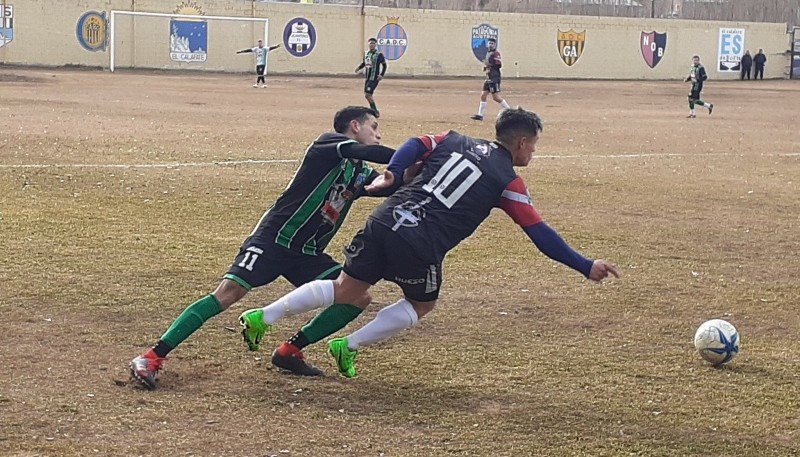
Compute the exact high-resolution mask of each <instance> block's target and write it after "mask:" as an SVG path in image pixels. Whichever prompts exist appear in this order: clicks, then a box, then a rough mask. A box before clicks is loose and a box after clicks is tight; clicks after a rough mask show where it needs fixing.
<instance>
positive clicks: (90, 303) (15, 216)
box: [0, 68, 800, 457]
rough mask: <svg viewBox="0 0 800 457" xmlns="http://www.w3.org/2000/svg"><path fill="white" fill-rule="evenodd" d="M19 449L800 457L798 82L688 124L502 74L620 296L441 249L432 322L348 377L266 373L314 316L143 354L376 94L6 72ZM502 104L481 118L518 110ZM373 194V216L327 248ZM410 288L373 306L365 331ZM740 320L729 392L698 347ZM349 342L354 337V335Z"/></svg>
mask: <svg viewBox="0 0 800 457" xmlns="http://www.w3.org/2000/svg"><path fill="white" fill-rule="evenodd" d="M0 83H2V84H0V132H2V134H0V253H2V259H3V262H2V263H0V283H2V286H0V334H1V335H2V342H3V344H2V345H0V361H2V368H3V369H2V370H0V455H3V456H38V455H42V456H87V455H109V456H116V455H147V456H150V455H164V454H166V455H180V456H189V455H195V456H233V455H236V456H273V455H277V456H381V455H382V456H453V455H463V456H489V455H491V456H523V455H526V456H527V455H532V456H533V455H536V456H628V455H641V456H732V457H733V456H736V457H742V456H753V457H761V456H790V455H800V419H799V418H798V411H800V400H798V399H799V398H800V389H799V386H800V376H799V375H798V372H800V342H798V338H797V335H798V333H799V332H798V331H799V330H800V329H799V328H798V326H799V324H800V318H798V311H799V310H800V286H799V285H798V275H797V272H798V271H799V270H800V259H799V258H798V252H800V236H799V235H798V234H799V233H800V215H799V214H800V213H798V208H800V141H798V140H800V133H798V127H797V112H798V108H800V85H798V84H797V83H796V82H792V81H764V82H753V81H745V82H739V81H728V82H723V81H710V82H709V83H708V84H707V86H706V91H705V94H704V95H705V97H707V99H709V100H711V101H712V102H714V104H715V110H714V114H713V115H711V116H709V115H708V114H707V113H706V112H705V111H703V110H702V109H701V110H699V111H698V118H697V119H686V118H685V115H686V114H687V110H688V108H687V106H686V93H687V92H688V85H686V84H681V83H680V82H672V81H657V82H630V81H628V82H610V81H596V82H593V81H522V80H514V79H509V80H507V81H505V82H504V83H503V84H504V92H503V94H504V95H505V97H506V98H507V100H508V101H509V102H510V103H511V104H512V105H517V104H521V105H522V106H524V107H526V108H529V109H533V110H535V111H537V112H538V113H539V114H540V115H541V116H542V118H543V119H544V121H545V130H544V132H543V133H542V136H541V141H540V142H539V149H538V153H537V154H538V157H537V158H536V159H534V161H533V162H532V164H531V166H529V167H528V168H526V169H520V170H519V173H520V174H521V176H523V177H524V179H525V180H526V182H527V183H528V186H529V188H530V191H531V196H532V197H533V199H534V203H535V205H536V206H537V208H538V210H539V212H540V213H541V214H542V215H543V216H544V218H545V219H546V220H547V221H548V223H549V224H550V225H551V226H553V227H554V228H556V229H557V230H558V231H559V232H560V233H561V234H562V235H563V236H564V237H565V239H567V240H568V241H569V242H570V243H571V244H572V245H573V246H574V247H576V248H577V249H579V250H580V251H581V252H583V253H584V254H585V255H587V256H589V257H603V258H607V259H609V260H611V261H613V262H616V263H617V264H618V265H619V267H620V269H621V271H622V273H623V277H622V278H621V279H620V280H613V281H607V282H605V283H603V284H599V285H598V284H593V283H590V282H588V281H586V280H584V279H583V278H582V277H581V276H580V275H579V274H577V273H575V272H573V271H571V270H569V269H568V268H566V267H564V266H562V265H560V264H555V263H553V262H552V261H550V260H548V259H547V258H546V257H544V256H543V255H541V254H540V253H539V252H538V251H537V250H536V248H535V247H534V246H532V245H531V244H530V243H529V242H528V241H527V238H526V237H525V235H524V234H523V233H522V231H521V230H519V229H518V228H517V227H516V226H515V225H514V224H513V223H512V222H511V221H510V220H509V219H508V218H507V217H506V216H505V215H504V214H502V213H501V212H496V214H493V215H492V216H491V217H490V218H489V219H488V220H487V221H486V222H485V223H484V225H483V226H482V227H481V228H480V229H479V230H478V231H477V232H476V233H475V235H474V236H473V237H471V238H469V239H468V240H466V241H465V242H464V243H462V245H460V246H459V247H458V248H457V249H455V250H454V251H453V252H451V254H450V255H449V256H448V259H447V262H446V265H445V285H444V289H443V292H442V296H441V300H440V302H439V305H438V306H437V309H436V310H434V311H433V312H432V313H431V314H430V315H428V316H426V317H425V318H424V319H422V320H421V322H420V323H419V324H418V325H417V326H416V327H414V328H413V329H411V330H409V331H408V332H405V333H403V334H402V335H401V336H400V337H397V338H395V339H393V340H390V341H388V342H386V343H382V344H379V345H376V346H373V347H369V348H365V349H364V350H363V351H361V354H360V355H359V365H358V366H359V377H358V378H356V379H353V380H350V379H344V378H341V377H339V376H338V375H337V374H336V368H335V364H334V362H333V360H332V359H330V358H329V356H327V354H326V352H325V346H324V345H323V344H318V345H315V346H312V347H311V348H309V349H308V351H307V352H308V357H309V359H310V360H311V361H312V362H313V363H315V364H317V365H318V366H320V367H321V368H323V369H325V370H326V372H327V373H328V375H327V376H326V377H324V378H321V379H306V378H297V377H293V376H288V375H285V374H282V373H279V372H277V371H275V370H273V369H271V365H270V363H269V352H270V351H271V349H272V347H274V346H275V345H277V344H278V343H279V342H281V341H282V340H283V339H285V338H286V337H288V336H290V335H291V334H293V333H294V332H295V331H296V329H297V328H298V326H299V325H301V324H302V323H303V322H304V321H305V320H306V319H307V318H309V317H311V315H304V316H298V317H296V318H291V319H287V320H285V321H283V322H282V323H281V324H280V325H279V326H278V329H277V331H275V332H274V333H272V334H269V335H267V337H266V338H265V342H264V343H263V346H264V347H263V348H262V352H261V353H256V354H254V353H249V352H247V351H246V349H245V347H244V345H243V343H242V342H241V339H240V336H239V335H238V334H237V333H235V332H232V331H231V330H230V329H233V330H237V325H238V324H237V317H238V315H239V313H240V312H241V311H242V310H244V309H246V308H250V307H253V306H256V305H260V304H262V303H265V302H269V301H271V300H272V299H274V298H276V297H278V296H280V295H282V294H283V293H285V292H287V291H288V290H290V286H289V285H288V284H287V283H286V282H284V281H279V282H277V283H275V284H273V285H270V286H268V287H265V288H263V289H261V290H258V291H256V292H254V293H252V294H250V295H248V296H247V297H246V298H245V300H243V302H241V303H239V304H237V305H235V306H234V307H233V308H232V309H231V310H229V311H228V312H226V313H223V314H221V315H219V316H217V317H216V318H214V319H212V320H211V321H209V322H207V323H206V325H205V326H204V327H203V328H202V329H201V330H200V331H198V332H197V333H195V334H194V335H193V336H192V337H191V338H189V339H188V340H187V341H186V342H185V343H184V344H183V345H181V346H180V347H179V348H178V349H177V350H175V351H174V352H173V353H172V354H171V355H170V357H169V359H168V360H167V363H166V366H165V370H164V371H163V372H161V374H160V377H159V388H158V389H157V390H155V391H152V392H151V391H145V390H142V389H140V388H138V386H137V385H136V384H135V383H132V382H130V381H129V379H128V370H127V365H128V362H129V361H130V359H131V358H133V357H134V356H136V355H138V354H139V353H140V352H141V351H142V350H143V349H145V348H146V347H147V346H148V345H151V344H153V343H154V342H155V340H156V339H157V338H158V337H159V336H160V335H161V334H162V333H163V331H164V330H165V329H166V328H167V326H169V324H170V323H171V322H172V320H173V319H174V318H175V317H176V316H177V315H178V314H179V313H180V311H181V310H183V308H184V307H185V306H186V305H188V304H189V303H191V302H192V301H194V300H196V299H197V298H199V297H201V296H203V295H204V294H206V293H208V292H210V291H211V290H213V288H214V287H215V286H216V285H217V283H218V281H219V278H220V277H221V275H222V274H223V273H224V272H225V271H226V269H227V267H228V265H229V264H230V262H231V261H232V259H233V257H234V255H235V254H236V251H237V248H238V246H239V244H240V243H241V241H242V240H243V239H244V237H245V236H246V235H247V234H248V233H249V231H250V230H251V228H252V226H253V225H254V224H255V223H256V222H257V221H258V218H259V217H260V216H261V213H262V212H263V211H264V209H265V208H266V207H268V206H269V205H270V204H271V203H272V201H273V200H274V199H275V197H276V196H277V195H278V194H279V193H280V192H281V191H282V189H283V188H284V187H285V185H286V183H287V182H288V180H289V179H290V178H291V176H292V173H293V171H294V169H295V168H296V166H297V160H298V159H299V158H300V157H301V155H302V152H303V150H304V149H305V146H306V145H307V144H308V143H309V142H310V141H311V140H312V139H313V138H314V137H316V136H317V135H318V134H320V133H322V132H324V131H326V130H328V129H329V128H330V127H331V123H332V117H333V113H334V112H335V111H336V109H338V108H340V107H342V106H344V105H347V104H361V103H363V97H362V95H361V87H362V82H361V80H359V79H334V78H328V79H326V78H310V77H302V78H299V77H298V78H295V77H273V78H271V80H270V87H269V88H268V89H266V90H265V89H258V90H257V89H253V88H251V87H250V84H251V83H252V81H251V80H250V78H249V77H244V76H234V75H198V74H180V75H179V74H172V73H170V74H163V73H153V74H148V73H117V74H113V75H112V74H109V73H102V72H90V71H67V70H30V69H13V68H2V69H0ZM480 86H481V81H480V80H479V79H476V80H439V79H437V80H392V79H388V80H386V81H385V82H383V83H382V84H381V86H380V87H379V89H378V91H377V92H376V96H375V97H376V100H377V101H378V105H379V108H380V109H381V113H382V115H383V116H382V118H381V119H380V121H381V130H382V133H383V140H384V143H385V144H388V145H393V146H395V145H398V144H400V143H401V142H402V141H404V140H405V139H406V138H408V137H409V136H416V135H419V134H423V133H431V132H434V133H435V132H438V131H441V130H445V129H451V128H452V129H455V130H458V131H460V132H462V133H465V134H469V135H473V136H481V137H491V136H492V134H493V125H492V123H491V122H490V121H489V122H483V123H476V122H473V121H470V120H469V119H468V117H469V115H470V114H473V113H474V112H475V110H476V108H477V104H478V96H479V92H478V90H479V89H480ZM497 109H498V105H497V104H494V103H492V104H490V105H489V109H488V112H487V117H488V118H490V119H491V118H493V117H494V115H495V114H496V113H497ZM377 202H378V201H377V200H365V201H362V202H359V203H358V204H357V205H355V206H356V208H355V209H354V210H353V212H351V215H350V217H349V219H348V221H347V222H346V223H345V225H344V226H343V228H342V230H341V231H340V234H339V235H338V236H337V237H336V238H335V239H334V241H333V243H332V244H331V248H330V252H331V254H332V255H333V256H334V257H335V258H337V259H342V258H343V256H342V255H341V248H342V246H344V244H345V243H346V242H347V241H349V239H350V238H351V237H352V235H353V234H354V233H355V232H356V230H358V228H360V226H361V225H362V224H363V221H364V220H365V218H366V215H367V214H368V212H369V211H370V210H371V209H372V208H373V207H374V205H375V204H376V203H377ZM398 292H399V290H398V289H397V288H396V287H395V286H393V285H391V284H380V285H379V286H378V287H377V288H376V289H375V291H374V293H373V295H374V297H375V301H376V304H375V305H373V307H371V308H370V310H369V311H368V312H367V313H365V315H363V316H361V317H360V318H359V319H358V320H357V321H356V322H355V323H354V326H355V325H359V326H360V325H363V324H364V323H365V322H367V321H368V320H369V319H370V318H371V317H372V316H374V313H375V312H377V310H378V309H380V308H381V306H383V305H385V304H387V303H392V302H394V301H395V300H396V299H397V297H398ZM715 317H721V318H724V319H727V320H729V321H730V322H732V323H733V324H734V325H736V326H737V328H738V329H739V331H740V333H741V337H742V352H741V354H739V356H738V357H737V358H736V359H735V360H734V361H733V362H732V363H731V364H730V365H729V366H726V367H725V368H722V369H713V368H710V367H709V366H708V365H707V364H704V363H703V362H702V361H701V360H700V359H699V357H698V356H697V354H696V353H695V352H694V350H693V347H692V343H691V340H692V336H693V334H694V330H695V329H696V328H697V326H698V325H699V324H700V323H701V322H703V321H704V320H706V319H710V318H715ZM351 327H352V326H351Z"/></svg>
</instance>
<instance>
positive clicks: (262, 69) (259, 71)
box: [256, 65, 267, 76]
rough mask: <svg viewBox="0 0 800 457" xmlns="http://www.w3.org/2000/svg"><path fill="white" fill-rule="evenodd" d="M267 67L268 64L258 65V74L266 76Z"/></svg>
mask: <svg viewBox="0 0 800 457" xmlns="http://www.w3.org/2000/svg"><path fill="white" fill-rule="evenodd" d="M265 68H267V66H266V65H256V74H257V75H258V76H264V69H265Z"/></svg>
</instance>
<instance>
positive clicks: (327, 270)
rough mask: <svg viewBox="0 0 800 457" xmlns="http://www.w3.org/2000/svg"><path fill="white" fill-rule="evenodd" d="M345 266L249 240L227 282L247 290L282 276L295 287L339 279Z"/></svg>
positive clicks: (323, 258) (330, 260)
mask: <svg viewBox="0 0 800 457" xmlns="http://www.w3.org/2000/svg"><path fill="white" fill-rule="evenodd" d="M341 270H342V266H341V265H340V264H339V263H338V262H336V261H335V260H333V259H332V258H331V256H329V255H328V254H325V253H322V254H317V255H307V254H301V253H299V252H294V251H291V250H289V249H287V248H285V247H283V246H278V245H277V244H275V243H265V242H260V241H258V240H253V239H251V238H248V239H246V240H245V241H244V243H243V244H242V246H241V247H240V248H239V254H237V255H236V259H235V260H234V261H233V264H232V265H231V267H230V268H229V269H228V273H227V274H225V279H230V280H233V281H236V282H237V283H239V284H240V285H241V286H242V287H244V288H245V289H247V290H250V289H253V288H256V287H261V286H265V285H267V284H269V283H271V282H272V281H275V280H276V279H278V276H283V277H284V278H286V280H287V281H289V282H290V283H292V285H293V286H295V287H300V286H302V285H303V284H305V283H307V282H311V281H313V280H315V279H336V278H337V277H338V276H339V272H340V271H341Z"/></svg>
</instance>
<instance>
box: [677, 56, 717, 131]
mask: <svg viewBox="0 0 800 457" xmlns="http://www.w3.org/2000/svg"><path fill="white" fill-rule="evenodd" d="M706 79H708V75H707V74H706V67H704V66H703V64H701V63H700V56H694V57H692V68H691V69H690V70H689V76H687V77H686V79H684V82H687V83H688V82H690V81H691V83H692V91H691V92H689V115H688V116H686V117H688V118H691V119H694V118H696V117H697V114H695V112H694V105H700V106H703V107H705V108H708V114H711V112H712V111H714V104H713V103H709V102H705V101H703V100H701V99H700V92H702V91H703V81H705V80H706Z"/></svg>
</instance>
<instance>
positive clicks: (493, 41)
mask: <svg viewBox="0 0 800 457" xmlns="http://www.w3.org/2000/svg"><path fill="white" fill-rule="evenodd" d="M489 43H497V40H496V39H494V38H489Z"/></svg>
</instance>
